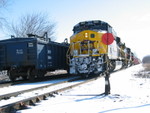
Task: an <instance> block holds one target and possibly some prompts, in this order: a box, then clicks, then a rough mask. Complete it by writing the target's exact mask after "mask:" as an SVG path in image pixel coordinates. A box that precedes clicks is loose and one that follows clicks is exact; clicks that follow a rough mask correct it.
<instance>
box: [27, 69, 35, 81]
mask: <svg viewBox="0 0 150 113" xmlns="http://www.w3.org/2000/svg"><path fill="white" fill-rule="evenodd" d="M27 78H28V79H29V80H30V81H33V80H34V79H35V73H34V69H28V71H27Z"/></svg>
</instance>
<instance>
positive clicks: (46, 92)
mask: <svg viewBox="0 0 150 113" xmlns="http://www.w3.org/2000/svg"><path fill="white" fill-rule="evenodd" d="M97 78H99V77H96V78H92V79H88V80H83V79H79V78H74V79H71V80H68V81H64V82H60V83H58V84H55V85H50V87H48V86H46V87H47V88H44V89H43V88H42V90H41V89H39V90H36V91H32V92H28V93H24V94H21V95H18V96H17V97H13V98H10V99H8V100H2V101H1V104H0V113H8V112H12V111H14V110H18V109H22V108H24V107H26V106H27V105H34V104H35V103H36V102H38V101H40V100H44V99H46V98H47V97H48V96H53V94H55V93H58V92H61V91H65V90H68V89H70V88H73V87H76V86H79V85H81V84H85V83H87V82H91V81H93V80H96V79H97Z"/></svg>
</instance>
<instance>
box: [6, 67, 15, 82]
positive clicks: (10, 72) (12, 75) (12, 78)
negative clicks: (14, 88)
mask: <svg viewBox="0 0 150 113" xmlns="http://www.w3.org/2000/svg"><path fill="white" fill-rule="evenodd" d="M8 76H9V79H10V80H11V81H12V82H14V81H15V80H16V77H15V75H14V73H13V71H12V70H10V71H8Z"/></svg>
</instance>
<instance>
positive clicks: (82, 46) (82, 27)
mask: <svg viewBox="0 0 150 113" xmlns="http://www.w3.org/2000/svg"><path fill="white" fill-rule="evenodd" d="M73 32H74V33H73V35H72V36H71V37H70V47H69V50H68V60H69V66H70V70H69V72H70V74H81V75H90V74H100V73H102V72H104V71H105V70H106V68H109V70H110V71H113V70H114V69H115V67H116V64H121V65H122V66H124V65H127V63H125V61H126V62H127V60H126V52H125V50H126V47H125V44H123V43H121V41H120V38H119V37H117V35H116V33H115V31H114V30H113V28H112V27H111V26H110V25H109V24H108V23H106V22H103V21H100V20H93V21H84V22H80V23H78V24H77V25H75V26H74V28H73ZM123 62H124V63H123ZM106 63H107V64H109V66H106Z"/></svg>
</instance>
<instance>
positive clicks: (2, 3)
mask: <svg viewBox="0 0 150 113" xmlns="http://www.w3.org/2000/svg"><path fill="white" fill-rule="evenodd" d="M7 5H8V0H0V28H2V25H3V23H4V22H6V19H5V18H4V17H3V13H2V11H3V9H5V8H6V6H7Z"/></svg>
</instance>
